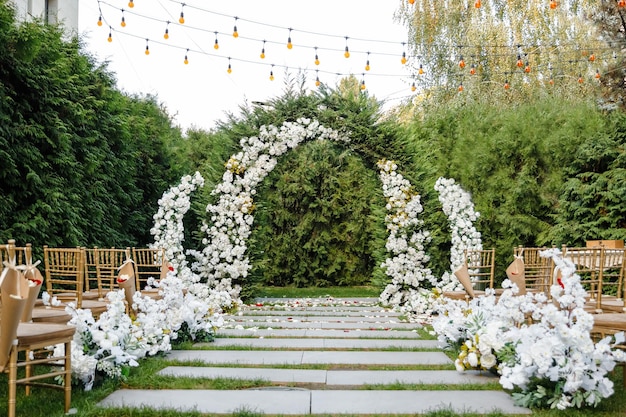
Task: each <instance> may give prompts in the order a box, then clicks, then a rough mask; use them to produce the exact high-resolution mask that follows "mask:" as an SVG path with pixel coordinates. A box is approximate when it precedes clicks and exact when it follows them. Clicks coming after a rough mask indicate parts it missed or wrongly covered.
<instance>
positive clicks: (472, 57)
mask: <svg viewBox="0 0 626 417" xmlns="http://www.w3.org/2000/svg"><path fill="white" fill-rule="evenodd" d="M169 1H170V2H172V3H177V4H179V5H181V19H182V14H183V11H182V10H187V9H196V10H198V11H202V12H204V13H212V14H215V15H219V16H222V17H228V18H231V19H233V22H234V30H235V31H236V36H235V35H234V34H233V33H226V32H220V31H214V30H208V29H203V28H198V27H193V26H189V25H188V24H185V23H179V22H177V21H175V19H172V20H167V19H166V20H163V19H158V18H154V17H150V16H146V15H143V14H141V13H137V12H135V11H134V10H131V9H120V8H119V7H116V6H113V5H111V4H110V3H108V2H106V1H102V0H98V9H99V11H100V19H101V20H104V22H105V23H106V24H107V25H108V26H109V33H110V34H111V32H116V34H117V33H120V34H124V35H126V36H131V37H135V38H138V39H145V41H146V51H147V50H148V45H149V44H150V43H153V44H158V45H163V46H166V47H170V48H171V47H173V48H177V49H180V50H183V51H185V52H186V55H187V54H189V53H190V52H192V53H198V54H203V55H206V56H210V57H216V58H221V59H228V61H229V64H230V62H231V61H238V62H246V63H250V64H256V65H259V64H260V65H265V66H270V67H271V68H274V67H277V68H285V69H290V68H295V67H293V66H289V65H280V64H276V63H266V62H259V61H253V60H251V59H242V58H234V57H233V56H232V55H234V54H230V56H228V57H226V56H225V55H222V54H216V53H209V52H206V51H205V50H204V49H203V48H202V47H201V46H200V45H199V44H198V43H197V42H196V41H195V40H193V43H195V44H196V46H197V49H194V48H188V47H186V46H177V45H172V44H171V43H170V42H163V41H159V40H156V39H152V38H150V37H146V36H140V35H135V34H133V33H129V32H128V26H131V27H132V25H130V24H127V23H128V19H126V16H127V15H131V14H132V15H134V16H137V17H141V18H143V19H149V20H152V21H155V22H159V23H160V24H162V25H163V27H164V28H165V29H164V30H165V32H166V33H167V31H168V28H169V27H170V25H172V26H181V27H183V26H184V27H185V28H186V29H192V30H196V31H200V32H204V33H210V34H214V35H215V43H216V45H217V41H218V35H219V36H234V37H236V38H240V39H242V40H246V41H250V42H255V43H257V44H258V45H259V50H260V51H261V48H262V50H263V55H265V53H266V44H270V45H271V44H275V45H280V46H284V45H285V42H284V41H283V42H281V41H274V40H268V39H259V38H253V37H248V36H241V34H240V33H238V32H237V30H238V28H237V23H238V22H250V23H254V24H257V25H263V26H268V27H272V28H278V29H283V30H285V31H286V33H288V36H289V38H290V39H291V35H292V33H297V32H301V33H307V34H313V35H315V36H326V37H329V38H337V39H341V41H340V42H342V43H345V47H342V48H329V47H322V46H311V45H299V44H294V45H295V46H297V47H298V48H308V49H311V51H312V52H311V54H312V55H311V56H312V57H313V55H315V63H316V64H318V62H319V60H318V51H327V52H334V53H343V52H344V51H346V53H345V54H344V55H346V56H349V55H348V54H347V49H348V44H349V42H350V41H351V40H354V41H360V42H371V43H375V42H378V43H385V44H397V45H400V47H399V48H398V51H399V52H398V53H389V52H372V51H371V50H368V51H363V50H356V49H353V48H352V47H351V48H350V53H351V54H352V56H353V57H354V55H355V54H358V55H362V56H363V57H364V58H363V62H364V67H365V69H366V71H367V72H366V73H361V75H362V76H361V77H360V78H361V79H363V78H364V77H365V74H367V76H374V77H380V76H384V77H400V78H404V79H407V80H408V83H410V81H411V80H417V79H418V78H420V77H422V76H421V74H420V73H421V72H422V71H423V70H422V71H419V72H418V70H417V69H414V68H411V71H413V72H414V73H415V74H390V73H376V72H370V71H369V67H370V64H369V62H370V57H371V56H372V55H373V56H376V55H380V56H385V57H389V56H393V57H396V58H398V59H399V60H400V58H399V57H402V64H401V63H400V62H399V63H398V66H399V67H405V66H404V65H403V64H404V63H405V62H406V60H405V59H404V58H408V59H411V60H412V62H414V63H419V66H420V68H423V67H426V68H427V67H428V65H427V64H426V63H427V62H428V60H429V58H430V56H428V54H424V55H418V56H411V55H409V56H407V55H406V50H405V46H406V42H394V41H384V40H377V39H363V38H351V37H350V36H342V35H332V34H326V33H318V32H311V31H300V30H297V29H294V28H291V27H282V26H276V25H268V24H264V23H261V22H256V21H253V20H248V19H245V18H242V17H238V16H229V15H226V14H222V13H217V12H212V11H209V10H206V9H201V8H197V7H193V6H190V5H187V4H185V3H180V2H174V1H173V0H169ZM101 5H106V6H107V7H110V8H112V9H114V10H117V11H120V12H121V19H123V20H122V22H123V23H124V25H122V27H123V29H124V30H123V31H118V30H116V29H115V27H114V24H112V23H109V21H108V20H107V19H106V18H105V15H104V13H103V11H102V7H101ZM188 15H189V14H188ZM240 31H241V30H240V29H239V32H240ZM338 42H339V41H338ZM572 46H573V48H571V54H572V55H571V56H576V55H575V54H580V51H594V52H593V53H594V54H595V56H597V57H598V59H597V61H598V62H596V63H595V65H596V67H594V68H591V67H590V68H588V70H587V72H589V73H591V72H595V73H598V72H599V71H600V70H599V69H598V68H597V65H598V64H599V63H601V62H604V61H606V59H608V58H607V54H605V53H603V52H606V51H614V49H613V48H612V46H611V45H609V46H607V45H606V44H603V43H600V42H597V43H594V44H593V45H589V46H587V47H581V46H579V45H576V44H572ZM456 48H457V50H458V51H459V56H460V57H463V56H465V57H466V58H465V59H466V61H467V62H468V64H471V63H472V62H473V64H472V65H474V64H476V65H477V66H479V64H480V62H484V60H485V59H487V58H488V57H489V56H491V57H510V56H513V57H515V56H520V51H524V50H526V49H528V50H530V52H523V53H522V54H521V55H522V56H523V57H524V59H525V60H533V59H532V56H534V55H537V56H544V55H545V54H546V53H548V52H541V51H542V50H544V49H547V50H552V51H558V53H557V54H555V55H556V56H560V57H562V56H563V55H564V48H565V45H564V44H563V43H561V45H546V46H537V45H492V46H488V45H487V46H485V45H478V46H473V45H456ZM486 48H503V49H506V51H503V52H502V53H498V54H493V53H490V54H485V53H483V51H484V50H485V49H486ZM472 49H474V50H476V51H477V52H476V53H474V54H472V53H471V52H470V51H471V50H472ZM268 54H269V51H268ZM549 54H551V53H549ZM614 55H615V53H614V52H613V56H614ZM431 56H433V55H431ZM578 56H580V55H578ZM353 59H355V58H353ZM312 60H313V58H312ZM374 61H375V60H372V62H374ZM533 61H534V60H533ZM550 61H551V62H550V64H546V65H545V66H544V65H536V64H535V63H534V62H533V66H534V70H535V71H539V70H544V71H545V70H546V69H548V66H551V67H552V68H554V69H557V68H558V69H559V70H562V67H563V66H564V64H568V65H569V66H572V64H574V63H581V62H584V61H585V59H584V58H578V59H576V58H571V57H570V58H566V59H551V60H550ZM589 65H591V64H589ZM372 66H374V65H372ZM301 70H302V71H304V72H307V73H308V72H311V71H315V72H316V75H317V74H318V73H323V74H331V75H336V76H350V75H352V76H355V77H356V76H357V74H359V73H358V72H355V71H352V72H349V73H346V72H342V71H332V70H323V69H307V68H301ZM580 71H581V70H580V69H578V72H580ZM272 72H273V71H272ZM491 74H492V75H502V76H505V77H506V76H507V75H508V74H511V75H512V74H513V72H509V71H501V72H500V73H499V74H498V72H492V73H491ZM544 76H545V77H548V76H549V75H548V74H545V75H544ZM422 78H423V77H422Z"/></svg>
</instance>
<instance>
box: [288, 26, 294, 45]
mask: <svg viewBox="0 0 626 417" xmlns="http://www.w3.org/2000/svg"><path fill="white" fill-rule="evenodd" d="M291 48H293V44H292V43H291V28H289V37H288V38H287V49H291Z"/></svg>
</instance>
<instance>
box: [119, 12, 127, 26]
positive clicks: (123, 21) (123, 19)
mask: <svg viewBox="0 0 626 417" xmlns="http://www.w3.org/2000/svg"><path fill="white" fill-rule="evenodd" d="M120 26H121V27H123V28H125V27H126V19H125V18H124V9H122V21H121V22H120Z"/></svg>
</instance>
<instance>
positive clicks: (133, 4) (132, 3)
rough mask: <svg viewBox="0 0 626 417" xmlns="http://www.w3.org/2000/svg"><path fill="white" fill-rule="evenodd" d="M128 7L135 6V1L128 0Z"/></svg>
mask: <svg viewBox="0 0 626 417" xmlns="http://www.w3.org/2000/svg"><path fill="white" fill-rule="evenodd" d="M128 7H130V8H131V9H132V8H133V7H135V3H134V2H133V0H130V1H129V2H128Z"/></svg>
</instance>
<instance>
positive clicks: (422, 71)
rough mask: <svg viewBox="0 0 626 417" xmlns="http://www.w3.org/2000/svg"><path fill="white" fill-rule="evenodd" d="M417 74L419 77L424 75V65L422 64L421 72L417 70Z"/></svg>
mask: <svg viewBox="0 0 626 417" xmlns="http://www.w3.org/2000/svg"><path fill="white" fill-rule="evenodd" d="M417 73H418V74H419V75H424V67H423V66H422V64H420V68H419V70H417Z"/></svg>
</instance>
